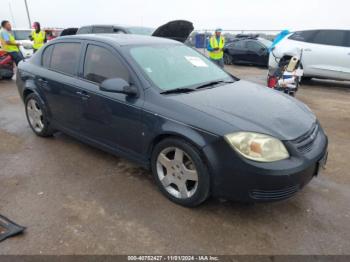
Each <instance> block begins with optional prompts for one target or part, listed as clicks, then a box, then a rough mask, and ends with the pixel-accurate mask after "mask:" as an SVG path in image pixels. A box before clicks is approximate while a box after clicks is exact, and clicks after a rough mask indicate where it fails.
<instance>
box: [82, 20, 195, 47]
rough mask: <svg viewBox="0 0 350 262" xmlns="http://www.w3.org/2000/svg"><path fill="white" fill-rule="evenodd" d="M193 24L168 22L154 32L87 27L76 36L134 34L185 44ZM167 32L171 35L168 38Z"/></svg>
mask: <svg viewBox="0 0 350 262" xmlns="http://www.w3.org/2000/svg"><path fill="white" fill-rule="evenodd" d="M193 29H194V28H193V24H192V23H191V22H189V21H185V20H175V21H170V22H168V23H166V24H164V25H162V26H160V27H158V28H157V29H156V30H154V29H153V28H148V27H141V26H120V25H89V26H83V27H81V28H79V29H78V31H77V32H76V34H78V35H79V34H136V35H149V36H151V35H152V36H159V37H167V38H171V39H174V40H177V41H180V42H183V43H184V42H185V41H186V39H187V38H188V36H189V35H190V34H191V32H192V31H193ZM169 32H172V34H173V35H171V36H169Z"/></svg>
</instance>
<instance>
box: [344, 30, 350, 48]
mask: <svg viewBox="0 0 350 262" xmlns="http://www.w3.org/2000/svg"><path fill="white" fill-rule="evenodd" d="M345 46H346V47H350V31H346V40H345Z"/></svg>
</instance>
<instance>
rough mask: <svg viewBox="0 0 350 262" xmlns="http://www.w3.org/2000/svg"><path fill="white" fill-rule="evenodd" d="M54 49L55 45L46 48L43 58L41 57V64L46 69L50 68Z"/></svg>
mask: <svg viewBox="0 0 350 262" xmlns="http://www.w3.org/2000/svg"><path fill="white" fill-rule="evenodd" d="M53 48H54V45H50V46H48V47H46V48H45V50H44V52H43V54H42V56H41V64H42V66H43V67H45V68H49V67H50V62H51V54H52V50H53Z"/></svg>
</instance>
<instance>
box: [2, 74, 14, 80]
mask: <svg viewBox="0 0 350 262" xmlns="http://www.w3.org/2000/svg"><path fill="white" fill-rule="evenodd" d="M12 77H13V75H11V76H3V77H2V79H4V80H11V79H12Z"/></svg>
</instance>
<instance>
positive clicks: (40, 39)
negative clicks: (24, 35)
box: [29, 22, 47, 53]
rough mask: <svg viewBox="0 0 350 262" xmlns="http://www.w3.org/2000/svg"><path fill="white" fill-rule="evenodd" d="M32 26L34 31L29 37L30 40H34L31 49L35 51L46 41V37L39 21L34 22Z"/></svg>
mask: <svg viewBox="0 0 350 262" xmlns="http://www.w3.org/2000/svg"><path fill="white" fill-rule="evenodd" d="M33 27H34V31H33V32H32V34H31V36H30V37H29V38H30V40H31V41H33V42H34V43H33V49H34V53H35V52H36V51H38V50H39V49H40V48H41V47H42V46H43V45H44V44H45V43H46V42H47V39H46V32H45V31H43V30H41V27H40V23H39V22H34V24H33Z"/></svg>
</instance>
